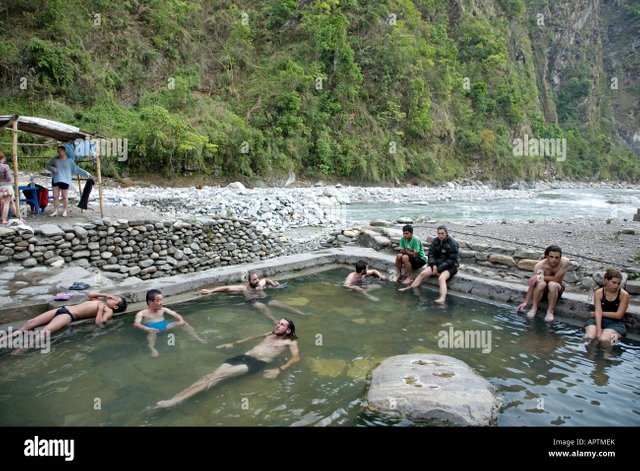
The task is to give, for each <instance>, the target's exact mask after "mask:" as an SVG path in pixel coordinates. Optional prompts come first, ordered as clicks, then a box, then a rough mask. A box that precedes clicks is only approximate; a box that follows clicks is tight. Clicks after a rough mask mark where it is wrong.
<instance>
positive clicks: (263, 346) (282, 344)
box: [156, 319, 300, 409]
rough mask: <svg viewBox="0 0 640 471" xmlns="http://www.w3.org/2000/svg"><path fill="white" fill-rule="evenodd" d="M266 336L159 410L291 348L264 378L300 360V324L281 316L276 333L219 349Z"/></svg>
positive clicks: (250, 370) (227, 345) (258, 367)
mask: <svg viewBox="0 0 640 471" xmlns="http://www.w3.org/2000/svg"><path fill="white" fill-rule="evenodd" d="M261 337H264V339H263V340H262V342H260V343H259V344H258V345H256V346H255V347H253V348H252V349H251V350H249V351H248V352H246V353H244V354H241V355H237V356H235V357H232V358H229V359H227V360H225V362H224V363H223V364H222V365H220V366H219V367H218V368H217V369H216V370H215V371H214V372H213V373H210V374H208V375H207V376H204V377H203V378H200V380H198V381H197V382H196V383H194V384H192V385H191V386H189V387H188V388H187V389H185V390H183V391H181V392H179V393H178V394H176V395H175V396H173V397H172V398H171V399H169V400H167V401H159V402H158V404H157V405H156V409H163V408H166V407H172V406H175V405H176V404H180V403H181V402H183V401H185V400H186V399H189V398H190V397H192V396H195V395H196V394H198V393H200V392H202V391H205V390H207V389H210V388H212V387H213V386H216V385H217V384H219V383H220V382H222V381H223V380H225V379H229V378H234V377H236V376H241V375H244V374H247V373H254V372H256V371H260V370H261V369H262V368H264V367H265V366H266V365H267V363H271V362H272V361H273V360H274V359H275V358H276V357H278V356H279V355H280V354H281V353H283V352H284V351H285V350H286V349H287V348H288V349H289V351H290V352H291V358H290V359H289V361H287V362H286V363H285V364H283V365H280V366H278V367H277V368H272V369H270V370H266V371H265V372H264V375H263V376H264V377H265V378H268V379H273V378H275V377H276V376H278V375H279V374H280V373H281V372H282V371H284V370H286V369H287V368H289V367H290V366H291V365H293V364H294V363H296V362H298V361H300V353H299V351H298V342H297V340H296V338H297V337H296V326H295V325H294V324H293V322H292V321H291V320H289V319H280V320H279V321H278V323H277V324H276V326H275V328H274V329H273V331H272V332H267V333H266V334H259V335H253V336H251V337H247V338H244V339H241V340H237V341H235V342H231V343H225V344H222V345H218V348H225V349H226V348H233V347H235V346H236V345H239V344H241V343H245V342H249V341H251V340H255V339H258V338H261Z"/></svg>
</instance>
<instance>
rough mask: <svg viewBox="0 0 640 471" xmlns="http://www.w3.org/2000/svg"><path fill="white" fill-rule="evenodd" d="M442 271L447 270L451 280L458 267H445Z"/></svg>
mask: <svg viewBox="0 0 640 471" xmlns="http://www.w3.org/2000/svg"><path fill="white" fill-rule="evenodd" d="M444 271H448V272H449V279H450V280H453V277H454V276H455V275H456V273H458V267H451V268H447V269H446V270H444Z"/></svg>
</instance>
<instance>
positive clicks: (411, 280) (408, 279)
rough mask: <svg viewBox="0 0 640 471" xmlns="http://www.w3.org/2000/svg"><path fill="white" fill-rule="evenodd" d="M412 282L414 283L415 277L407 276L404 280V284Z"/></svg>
mask: <svg viewBox="0 0 640 471" xmlns="http://www.w3.org/2000/svg"><path fill="white" fill-rule="evenodd" d="M411 283H413V278H409V277H407V278H405V280H404V281H403V282H402V284H403V285H410V284H411Z"/></svg>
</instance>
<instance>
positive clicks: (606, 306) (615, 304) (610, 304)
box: [602, 288, 620, 312]
mask: <svg viewBox="0 0 640 471" xmlns="http://www.w3.org/2000/svg"><path fill="white" fill-rule="evenodd" d="M619 307H620V290H618V296H616V299H614V300H613V301H609V300H608V299H607V297H606V296H605V292H604V288H602V312H617V311H618V308H619Z"/></svg>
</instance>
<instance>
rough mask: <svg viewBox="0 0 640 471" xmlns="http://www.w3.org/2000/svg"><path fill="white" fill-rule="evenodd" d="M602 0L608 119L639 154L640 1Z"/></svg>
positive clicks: (621, 136) (620, 135)
mask: <svg viewBox="0 0 640 471" xmlns="http://www.w3.org/2000/svg"><path fill="white" fill-rule="evenodd" d="M601 3H602V5H601V18H602V31H603V37H604V42H603V64H604V71H605V73H606V77H607V80H605V83H604V86H605V89H608V94H609V104H610V113H611V115H610V122H611V124H612V128H613V130H614V131H615V133H616V134H617V135H618V136H619V137H620V139H621V140H622V142H624V143H625V144H626V145H627V146H628V147H629V148H630V149H632V150H633V151H634V152H635V153H636V154H638V155H640V3H639V2H637V1H636V2H630V1H622V0H604V1H602V2H601ZM632 4H634V5H635V8H632Z"/></svg>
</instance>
